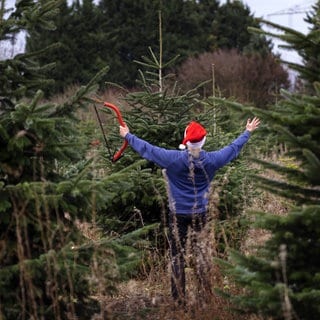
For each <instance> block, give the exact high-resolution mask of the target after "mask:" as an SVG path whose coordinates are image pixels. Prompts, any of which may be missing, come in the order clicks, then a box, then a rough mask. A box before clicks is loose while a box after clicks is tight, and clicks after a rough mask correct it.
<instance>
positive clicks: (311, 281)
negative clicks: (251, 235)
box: [220, 205, 320, 320]
mask: <svg viewBox="0 0 320 320" xmlns="http://www.w3.org/2000/svg"><path fill="white" fill-rule="evenodd" d="M319 213H320V206H318V205H317V206H308V207H303V208H295V209H293V210H292V211H291V212H290V214H289V215H288V216H287V217H279V216H274V215H272V214H266V213H265V214H262V213H261V214H260V215H258V216H257V219H256V222H255V226H256V227H259V228H263V229H267V230H269V231H270V232H271V234H272V237H271V238H270V240H268V241H267V242H266V244H265V245H264V246H263V247H262V248H258V251H257V253H256V255H255V256H253V255H250V256H244V255H242V254H240V253H239V252H237V251H231V252H230V258H231V261H232V263H221V265H222V266H223V267H224V268H225V270H227V273H228V275H231V276H232V277H233V278H235V279H236V281H237V283H238V284H239V285H241V286H243V287H245V288H247V289H248V290H247V291H245V292H244V293H243V294H241V295H239V296H232V301H233V302H235V304H236V305H237V306H238V307H239V308H241V309H242V310H250V311H251V312H255V313H257V314H263V315H265V316H272V317H273V318H274V319H286V314H288V312H289V314H292V313H294V314H296V315H297V316H298V317H299V319H308V320H309V319H311V320H313V319H314V320H315V319H318V318H319V315H320V308H319V299H320V287H319V282H318V278H319V268H320V265H319V262H318V259H315V257H317V256H318V255H319V254H320V252H319V250H320V243H319V233H320V228H319V219H320V218H319V217H320V215H319ZM280 244H281V245H280ZM220 262H221V261H220ZM288 298H289V299H288ZM286 302H287V304H286Z"/></svg>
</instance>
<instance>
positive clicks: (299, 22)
mask: <svg viewBox="0 0 320 320" xmlns="http://www.w3.org/2000/svg"><path fill="white" fill-rule="evenodd" d="M225 2H226V0H220V3H221V4H222V3H225ZM242 2H243V3H244V4H247V5H248V7H249V8H250V11H251V13H252V14H253V15H254V16H255V17H263V18H264V19H265V20H268V21H272V22H274V23H277V24H280V25H282V26H286V27H289V28H292V29H295V30H297V31H300V32H302V33H308V28H309V27H310V25H309V24H308V23H306V22H305V21H304V18H305V17H306V14H307V12H310V10H312V5H313V4H315V3H316V2H317V1H316V0H243V1H242ZM262 27H263V26H262ZM263 29H265V30H267V29H266V28H265V27H263ZM272 31H275V30H274V29H272ZM272 41H273V43H274V51H275V52H276V53H280V54H281V57H282V59H283V60H288V61H291V62H300V58H299V56H298V55H297V54H296V53H295V52H288V51H284V50H282V49H279V48H278V45H279V44H280V42H279V41H277V40H275V39H272Z"/></svg>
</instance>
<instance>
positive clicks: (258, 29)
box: [0, 0, 320, 320]
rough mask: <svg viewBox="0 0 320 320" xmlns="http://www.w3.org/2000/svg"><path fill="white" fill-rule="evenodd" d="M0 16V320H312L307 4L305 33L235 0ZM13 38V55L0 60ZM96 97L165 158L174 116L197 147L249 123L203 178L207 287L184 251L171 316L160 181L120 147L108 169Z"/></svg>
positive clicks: (313, 30) (315, 278)
mask: <svg viewBox="0 0 320 320" xmlns="http://www.w3.org/2000/svg"><path fill="white" fill-rule="evenodd" d="M0 4H1V5H0V22H1V23H0V146H1V149H0V150H1V152H0V319H1V320H2V319H3V320H11V319H12V320H16V319H23V320H26V319H39V320H40V319H46V320H47V319H63V320H64V319H83V320H88V319H95V320H98V319H101V320H102V319H119V320H122V319H203V320H207V319H216V320H219V319H220V320H221V319H224V320H236V319H237V320H242V319H243V320H244V319H246V320H247V319H248V320H262V319H268V320H273V319H274V320H276V319H283V320H316V319H319V316H320V303H319V302H320V301H319V300H320V281H319V277H320V263H319V259H318V258H317V257H318V256H319V254H320V223H319V222H320V221H319V220H320V202H319V200H320V189H319V185H320V145H319V141H320V111H319V110H320V109H319V106H320V60H319V55H318V52H319V51H320V45H319V43H320V36H319V24H318V20H319V17H320V2H318V3H317V4H315V5H314V6H313V8H312V11H311V12H310V13H308V15H307V16H306V20H307V22H308V23H309V26H310V29H309V30H310V31H309V33H308V34H301V33H299V32H298V31H296V30H292V29H289V28H285V27H282V26H279V25H275V24H272V23H271V22H268V21H261V20H257V19H255V17H254V16H253V15H252V14H251V12H250V9H249V8H248V7H246V6H245V5H243V4H242V2H241V1H227V3H226V4H224V5H221V4H220V3H219V1H205V0H202V1H181V0H170V1H159V0H141V1H130V0H124V1H107V0H101V1H100V2H98V3H95V2H93V1H91V0H84V1H82V2H79V1H76V2H74V3H71V4H68V2H66V1H56V0H44V1H30V0H21V1H17V2H16V5H15V7H14V8H11V9H9V10H8V9H6V8H7V6H6V1H5V0H0ZM266 25H268V26H271V27H273V28H274V30H275V31H274V33H267V32H266V31H264V30H263V26H266ZM19 31H25V32H26V34H27V46H26V50H25V52H24V53H22V54H18V55H16V56H12V57H9V58H8V57H4V56H3V55H2V53H1V52H3V51H2V50H1V48H2V46H3V43H4V42H5V41H8V40H12V39H14V37H15V36H16V34H17V33H18V32H19ZM274 37H277V38H280V39H282V40H283V41H284V42H285V43H286V46H287V48H288V49H289V50H295V51H297V52H298V53H299V54H300V56H301V57H302V63H301V65H300V64H294V63H288V62H285V61H281V60H280V59H279V57H277V56H275V55H274V54H273V52H272V41H271V39H272V38H274ZM318 65H319V67H318ZM288 68H290V69H291V70H294V71H295V72H296V73H297V74H298V76H297V78H296V81H295V82H294V83H290V82H289V76H288ZM104 101H107V102H110V103H113V104H115V105H117V106H118V107H119V109H120V110H121V113H122V116H123V118H124V120H125V122H126V123H127V124H128V126H129V127H130V129H131V131H132V132H133V133H134V134H136V135H137V136H139V137H141V138H143V139H145V140H147V141H149V142H150V143H152V144H155V145H158V146H161V147H165V148H169V149H177V148H178V146H179V144H180V143H181V140H182V137H183V132H184V128H185V126H186V124H187V123H188V122H189V121H190V120H191V119H194V120H197V121H199V122H201V123H202V124H203V125H204V126H205V127H206V128H207V130H208V136H207V141H206V145H205V149H207V150H215V149H219V148H221V147H223V146H225V145H227V144H228V143H230V142H231V141H232V140H233V139H234V138H235V137H237V136H238V135H239V133H241V132H242V131H243V130H244V128H245V123H246V119H247V118H248V117H252V116H258V117H259V118H261V120H262V126H261V127H260V128H259V130H257V131H256V132H254V134H253V136H252V137H251V139H250V141H249V143H248V144H247V145H246V147H245V148H244V150H243V151H242V153H241V155H240V156H239V157H238V158H237V159H236V160H234V161H233V162H232V163H231V164H229V165H228V166H227V167H225V168H223V169H221V170H220V171H219V172H218V174H217V176H216V177H215V180H214V181H213V182H212V194H210V206H209V212H208V216H209V223H208V225H207V227H206V229H205V230H204V231H203V234H201V237H203V239H202V244H203V250H204V251H205V253H206V257H207V258H208V260H209V261H210V263H211V264H210V266H211V267H210V271H209V272H208V274H207V275H206V276H207V282H208V283H210V284H212V291H210V292H203V291H201V292H200V291H199V292H198V291H197V288H196V281H195V271H194V269H195V263H201V261H194V259H193V257H192V256H191V255H188V250H187V268H186V274H187V297H188V303H187V305H186V307H185V308H178V307H177V306H176V305H175V304H174V303H173V301H172V299H171V297H170V285H169V283H170V268H169V257H168V244H167V194H166V186H165V183H164V180H163V177H162V173H161V169H160V168H158V167H157V166H156V165H155V164H153V163H150V162H148V161H146V160H143V159H141V158H139V156H138V155H137V154H136V153H135V152H133V150H131V148H130V147H128V148H126V149H125V150H124V153H123V156H122V157H121V158H120V159H119V160H118V161H116V162H112V160H111V159H112V156H113V154H114V152H116V151H117V150H118V149H119V148H120V146H121V144H122V142H123V141H122V139H121V138H120V137H119V132H118V131H119V123H118V119H117V117H116V114H115V113H114V112H112V111H111V110H110V109H108V108H106V107H104V106H103V102H104ZM100 125H101V126H100Z"/></svg>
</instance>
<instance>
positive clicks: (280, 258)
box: [220, 10, 320, 320]
mask: <svg viewBox="0 0 320 320" xmlns="http://www.w3.org/2000/svg"><path fill="white" fill-rule="evenodd" d="M318 15H319V12H318V10H317V11H316V12H315V17H318ZM315 20H316V19H315ZM282 29H283V28H282ZM286 32H287V33H286V36H285V37H283V36H281V38H282V39H286V41H287V42H288V46H291V47H295V46H296V45H297V42H298V41H299V47H300V48H307V47H308V45H309V43H310V42H309V39H310V38H309V37H312V38H313V39H314V41H313V44H312V46H313V47H314V48H315V47H316V46H318V43H319V41H318V40H319V35H317V34H316V33H315V32H314V31H311V32H310V34H309V35H306V36H302V35H301V34H299V33H298V32H290V31H289V29H286ZM303 41H305V43H304V44H303ZM318 47H319V46H318ZM303 50H304V49H303ZM318 50H319V48H318ZM318 50H310V51H309V50H308V54H307V55H306V56H305V57H306V60H308V61H316V59H317V55H316V56H313V54H315V52H318ZM304 53H306V51H304ZM314 67H315V66H314ZM299 69H300V70H304V73H303V76H304V78H305V79H306V80H307V79H308V80H309V81H312V83H311V82H308V85H309V86H310V87H312V86H313V89H312V91H311V92H313V94H312V95H311V94H303V93H290V92H286V91H283V92H282V93H283V99H282V100H281V101H280V102H279V104H278V105H276V106H274V107H273V108H272V110H270V111H265V112H261V111H260V112H259V110H255V109H253V108H249V107H246V106H243V105H241V104H237V103H232V102H226V104H227V105H229V106H231V107H233V108H236V109H239V110H242V111H246V112H254V113H257V114H260V116H261V117H262V118H263V121H264V122H267V123H268V125H269V126H270V128H271V130H272V132H273V134H275V133H276V134H277V136H276V137H277V142H278V143H285V144H286V145H287V146H288V151H287V153H286V156H287V157H288V158H289V159H291V163H290V165H279V164H274V163H268V162H265V161H261V160H257V162H258V163H260V164H261V165H262V166H263V167H264V168H266V169H271V170H273V171H274V172H276V173H277V174H278V175H279V176H280V177H281V178H280V179H279V180H271V179H267V178H262V177H259V176H258V177H255V179H257V180H258V185H260V187H262V188H263V189H265V190H268V191H270V192H274V193H276V194H277V195H280V196H283V197H285V198H287V199H290V201H291V203H292V208H291V210H290V211H289V213H288V214H287V216H280V215H274V214H272V213H257V214H256V215H255V218H256V221H255V225H256V226H257V227H260V228H263V229H266V230H269V231H270V239H269V240H267V241H266V243H265V244H264V245H263V246H261V247H258V248H257V251H256V254H254V255H243V254H242V253H240V252H237V251H232V252H231V256H230V258H231V262H230V263H227V262H221V263H222V264H223V265H224V267H225V268H226V270H227V272H228V274H231V275H232V277H233V278H234V279H235V281H236V282H237V283H238V284H240V285H241V286H243V287H244V288H245V290H244V291H243V294H241V295H239V296H231V299H232V300H233V301H234V302H235V303H236V305H237V306H238V307H239V309H241V310H242V311H247V312H255V313H260V314H262V315H263V316H271V317H273V318H274V319H308V320H310V319H311V320H315V319H318V318H319V316H320V308H319V300H320V286H319V281H318V278H319V269H320V264H319V259H317V258H316V257H317V256H318V255H319V254H320V243H319V238H320V237H319V236H320V229H319V216H320V206H319V200H320V192H319V185H320V175H319V172H320V149H319V143H318V142H319V139H320V130H319V114H320V113H319V105H320V104H319V103H320V84H319V82H317V81H315V80H316V79H315V78H314V77H312V75H311V74H316V73H317V72H316V70H313V71H312V72H308V70H309V66H308V64H307V65H306V66H303V67H299ZM310 71H311V70H310ZM317 71H318V72H319V70H317ZM306 75H308V77H307V76H306ZM220 102H222V100H220Z"/></svg>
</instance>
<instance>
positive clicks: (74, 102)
mask: <svg viewBox="0 0 320 320" xmlns="http://www.w3.org/2000/svg"><path fill="white" fill-rule="evenodd" d="M57 6H58V2H56V1H50V2H49V1H45V2H32V1H31V2H30V1H28V0H26V1H20V2H18V3H17V7H16V10H15V11H14V12H13V13H12V14H11V15H10V16H9V17H8V18H7V19H5V20H3V21H4V23H3V24H1V27H3V28H1V35H0V39H7V38H8V37H10V35H11V34H12V33H15V32H18V31H19V30H22V29H23V30H26V31H34V29H35V28H40V27H50V28H53V27H54V25H53V23H52V21H53V20H52V19H53V16H54V15H55V14H57V13H58V11H57V10H56V9H57ZM0 45H1V44H0ZM49 49H50V48H49ZM46 50H48V48H43V50H41V51H40V52H29V53H28V54H21V55H18V56H16V57H13V58H12V59H6V60H2V61H0V75H1V76H0V107H1V109H0V113H1V118H0V146H1V154H0V212H1V219H0V256H1V261H0V266H1V268H0V318H1V319H9V320H11V319H27V318H28V319H29V318H32V319H44V318H45V319H75V318H77V319H90V318H91V316H92V315H93V314H94V313H97V312H99V301H97V300H96V299H93V295H94V294H97V293H99V294H109V293H110V292H112V291H114V290H115V283H116V281H118V280H119V279H120V278H121V277H122V276H123V275H125V274H127V275H128V274H130V273H132V272H134V271H135V270H138V267H139V264H140V263H141V259H142V257H143V253H144V251H143V250H142V248H145V247H146V245H147V242H146V241H144V242H143V241H141V242H140V243H139V241H138V240H139V236H140V235H144V234H147V233H148V232H149V230H150V229H151V228H154V226H148V227H147V228H141V229H140V230H138V232H134V233H131V234H126V235H125V236H123V237H122V236H119V237H117V239H115V238H114V237H113V238H111V237H110V235H108V236H107V237H103V236H102V234H99V232H98V231H97V230H96V233H97V237H96V238H91V237H89V235H87V234H86V232H85V229H84V227H85V226H86V225H87V224H88V223H91V224H92V225H93V227H96V220H95V219H96V215H97V213H98V212H101V211H102V210H104V209H105V208H106V202H107V201H108V199H110V198H111V195H112V194H113V192H112V190H110V189H108V187H109V186H110V184H111V181H115V180H116V177H115V176H114V175H113V174H111V173H110V174H109V175H108V176H106V177H104V179H98V178H97V175H96V173H95V166H94V164H95V163H94V161H96V160H95V159H94V158H92V157H90V153H92V150H91V149H90V148H91V147H90V140H89V138H90V137H89V138H88V137H87V135H85V134H83V133H82V131H81V128H82V127H81V126H82V124H81V123H80V122H79V119H78V117H77V111H79V110H83V109H85V108H86V107H87V106H88V103H91V101H92V100H91V98H90V96H91V95H92V94H93V93H95V92H97V89H98V85H97V82H99V81H100V80H101V78H102V77H103V76H104V75H105V73H106V72H107V69H106V68H105V69H102V70H100V72H99V73H98V74H97V75H96V77H95V78H93V79H92V80H91V81H90V82H89V83H88V84H87V85H86V86H82V87H80V88H79V89H78V90H77V91H76V92H75V93H74V95H72V96H69V97H68V98H67V99H65V101H63V102H61V103H60V102H51V101H47V100H45V99H44V92H43V91H42V90H41V88H43V87H44V84H47V83H48V82H49V81H51V80H46V71H47V70H48V67H49V66H52V65H54V63H51V64H50V65H49V66H46V65H45V66H42V65H38V64H37V63H36V62H35V60H36V56H37V55H39V54H46V52H47V51H46ZM130 187H131V186H130ZM110 233H111V230H110ZM129 272H130V273H129ZM100 312H101V314H102V315H103V314H104V312H105V311H104V310H103V309H101V310H100Z"/></svg>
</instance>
